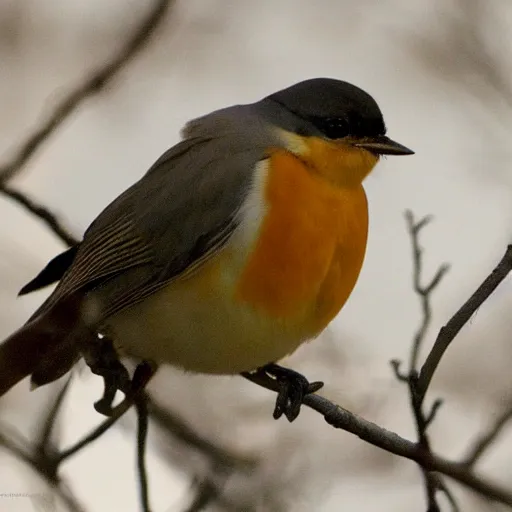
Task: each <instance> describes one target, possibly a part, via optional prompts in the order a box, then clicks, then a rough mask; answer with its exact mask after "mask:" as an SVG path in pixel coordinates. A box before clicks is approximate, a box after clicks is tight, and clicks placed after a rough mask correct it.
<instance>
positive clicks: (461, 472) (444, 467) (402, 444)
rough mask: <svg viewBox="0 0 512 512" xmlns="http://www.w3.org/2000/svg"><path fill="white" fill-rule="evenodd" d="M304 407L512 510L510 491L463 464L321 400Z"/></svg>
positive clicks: (267, 384) (312, 398)
mask: <svg viewBox="0 0 512 512" xmlns="http://www.w3.org/2000/svg"><path fill="white" fill-rule="evenodd" d="M246 378H248V379H249V380H251V381H252V382H254V383H256V384H259V385H260V386H262V387H264V388H266V389H269V390H271V391H274V392H278V391H279V387H278V383H277V382H276V381H275V380H273V379H265V378H264V376H262V375H261V374H260V375H256V374H250V375H248V376H246ZM303 403H304V405H306V406H307V407H310V408H311V409H313V410H315V411H316V412H318V413H319V414H321V415H322V416H323V417H324V419H325V421H326V422H327V423H328V424H329V425H331V426H333V427H334V428H339V429H342V430H345V431H346V432H350V433H351V434H354V435H356V436H357V437H359V439H362V440H363V441H366V442H367V443H369V444H371V445H373V446H376V447H378V448H381V449H383V450H385V451H387V452H389V453H393V454H394V455H398V456H400V457H404V458H406V459H409V460H412V461H414V462H416V463H417V464H419V465H421V466H422V467H424V468H425V469H427V470H429V471H434V472H437V473H440V474H443V475H445V476H447V477H449V478H452V479H453V480H455V481H456V482H459V483H460V484H462V485H464V486H465V487H467V488H468V489H471V490H473V491H475V492H476V493H478V494H481V495H482V496H485V497H487V498H488V499H490V500H493V501H496V502H498V503H502V504H504V505H509V506H511V507H512V491H511V490H508V489H506V488H504V487H501V486H500V485H499V484H495V483H493V482H491V481H489V480H487V479H486V478H484V477H482V476H479V475H478V474H477V473H476V472H474V471H473V470H471V469H469V468H468V467H467V466H465V465H464V464H461V463H459V462H453V461H450V460H447V459H445V458H443V457H441V456H440V455H437V454H435V453H433V452H426V451H425V450H424V449H423V448H422V447H421V446H420V445H419V444H418V443H413V442H412V441H409V440H408V439H405V438H403V437H401V436H399V435H398V434H396V433H395V432H391V431H389V430H386V429H385V428H383V427H380V426H379V425H376V424H375V423H372V422H371V421H368V420H365V419H364V418H362V417H360V416H357V415H356V414H354V413H352V412H350V411H348V410H347V409H344V408H343V407H340V406H339V405H337V404H335V403H333V402H331V401H330V400H328V399H327V398H324V397H323V396H320V395H316V394H309V395H306V396H305V397H304V401H303Z"/></svg>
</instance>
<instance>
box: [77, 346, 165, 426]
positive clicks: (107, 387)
mask: <svg viewBox="0 0 512 512" xmlns="http://www.w3.org/2000/svg"><path fill="white" fill-rule="evenodd" d="M98 341H99V343H96V344H91V345H89V347H88V350H87V353H86V354H84V358H85V361H86V363H87V365H88V366H89V368H90V369H91V371H92V373H94V374H95V375H99V376H100V377H102V378H103V383H104V390H103V396H102V397H101V398H100V399H99V400H98V401H96V402H95V403H94V409H95V410H96V411H97V412H99V413H100V414H103V415H104V416H114V415H115V414H116V413H117V411H118V410H119V409H121V408H124V407H125V404H126V401H127V400H128V401H132V400H133V399H134V397H135V395H137V394H138V393H139V392H140V391H141V390H142V389H144V387H145V386H146V384H147V383H148V381H149V380H150V379H151V377H152V376H153V375H154V373H155V371H156V366H155V365H154V364H153V363H151V362H149V361H143V362H142V363H140V364H138V365H137V367H136V368H135V372H134V374H133V378H132V379H130V374H129V373H128V370H127V369H126V368H125V367H124V365H123V364H122V363H121V361H120V360H119V356H118V354H117V352H116V350H115V348H114V345H113V343H112V341H111V340H110V339H108V338H101V340H98ZM117 391H121V392H122V393H123V394H124V395H125V398H124V400H123V401H122V402H121V403H120V404H118V405H116V406H115V407H113V406H112V404H113V402H114V398H115V396H116V392H117Z"/></svg>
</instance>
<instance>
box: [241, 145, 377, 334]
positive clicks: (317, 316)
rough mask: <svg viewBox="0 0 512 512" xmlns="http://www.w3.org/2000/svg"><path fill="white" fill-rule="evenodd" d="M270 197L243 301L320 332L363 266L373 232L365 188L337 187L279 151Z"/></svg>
mask: <svg viewBox="0 0 512 512" xmlns="http://www.w3.org/2000/svg"><path fill="white" fill-rule="evenodd" d="M265 201H266V204H267V205H268V211H267V214H266V217H265V219H264V221H263V224H262V226H261V231H260V235H259V238H258V241H257V242H256V246H255V247H254V250H253V252H252V254H251V256H250V258H249V261H248V263H247V266H246V267H245V269H244V271H243V273H242V276H241V279H240V281H239V284H238V288H237V295H238V298H239V299H241V300H243V301H245V302H247V303H249V304H251V305H252V306H253V307H254V308H256V309H258V310H260V311H262V312H265V313H266V314H267V315H271V316H273V317H275V318H276V319H280V320H281V321H284V322H292V323H294V322H295V323H298V324H301V325H303V327H304V329H305V330H306V331H307V335H310V336H312V335H314V334H317V333H318V332H319V331H321V330H322V329H324V328H325V327H326V325H327V324H328V323H329V322H330V321H331V320H332V318H333V317H334V316H335V315H336V314H337V313H338V312H339V310H340V309H341V307H342V306H343V304H344V303H345V301H346V300H347V298H348V296H349V295H350V293H351V291H352V289H353V287H354V285H355V283H356V280H357V277H358V275H359V272H360V270H361V265H362V262H363V258H364V253H365V249H366V240H367V231H368V211H367V202H366V196H365V193H364V189H363V188H362V186H361V185H357V186H353V187H350V188H344V187H339V186H336V185H334V184H332V183H330V182H329V181H327V180H325V179H323V178H322V177H321V176H319V175H318V174H316V173H314V172H311V170H310V169H308V168H307V167H306V165H305V164H304V163H303V162H302V161H301V160H300V159H299V158H297V157H296V156H294V155H292V154H291V153H289V152H287V151H276V152H275V153H273V154H272V155H271V157H270V161H269V171H268V178H267V182H266V188H265ZM305 334H306V333H305Z"/></svg>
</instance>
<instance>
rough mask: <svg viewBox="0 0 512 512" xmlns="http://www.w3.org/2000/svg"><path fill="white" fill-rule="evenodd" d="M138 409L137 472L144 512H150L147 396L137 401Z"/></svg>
mask: <svg viewBox="0 0 512 512" xmlns="http://www.w3.org/2000/svg"><path fill="white" fill-rule="evenodd" d="M135 407H136V409H137V471H138V473H139V489H140V501H141V505H142V510H143V511H144V512H150V510H151V508H150V506H149V491H148V475H147V470H146V460H145V459H146V445H147V437H148V406H147V402H146V397H145V396H140V397H139V398H138V399H137V400H136V401H135Z"/></svg>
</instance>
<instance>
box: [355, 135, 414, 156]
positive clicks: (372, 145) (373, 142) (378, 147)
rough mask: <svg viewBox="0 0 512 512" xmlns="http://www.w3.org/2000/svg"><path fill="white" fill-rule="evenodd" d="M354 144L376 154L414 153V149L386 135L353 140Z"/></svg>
mask: <svg viewBox="0 0 512 512" xmlns="http://www.w3.org/2000/svg"><path fill="white" fill-rule="evenodd" d="M352 145H353V146H355V147H357V148H363V149H366V150H367V151H370V152H371V153H374V154H376V155H414V151H412V150H410V149H409V148H406V147H405V146H402V144H399V143H398V142H395V141H394V140H391V139H390V138H389V137H386V136H385V135H377V136H375V137H365V138H364V139H360V140H357V141H354V142H352Z"/></svg>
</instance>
